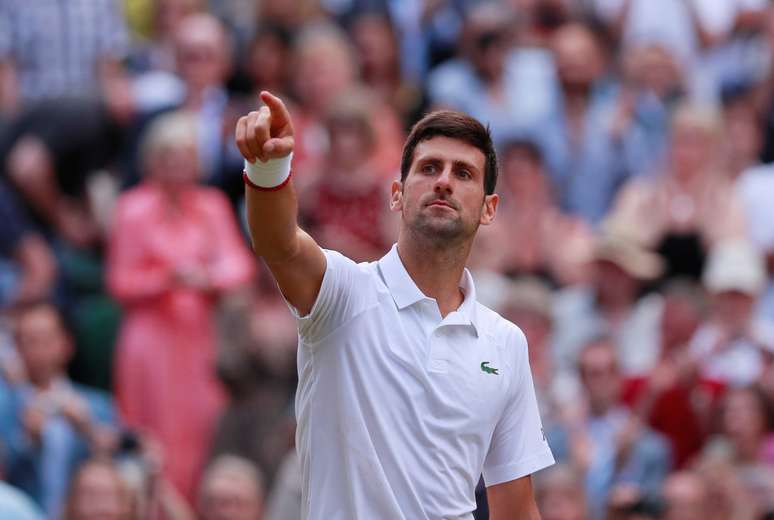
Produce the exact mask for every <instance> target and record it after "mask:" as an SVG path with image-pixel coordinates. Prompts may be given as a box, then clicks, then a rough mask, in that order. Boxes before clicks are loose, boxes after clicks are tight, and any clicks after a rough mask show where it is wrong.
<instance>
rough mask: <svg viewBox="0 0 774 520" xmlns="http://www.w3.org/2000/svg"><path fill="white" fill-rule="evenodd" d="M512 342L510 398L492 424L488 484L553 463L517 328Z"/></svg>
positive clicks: (524, 344)
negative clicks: (513, 373) (495, 423)
mask: <svg viewBox="0 0 774 520" xmlns="http://www.w3.org/2000/svg"><path fill="white" fill-rule="evenodd" d="M511 344H512V347H513V348H514V350H515V356H516V363H515V365H514V366H515V367H516V374H515V376H514V380H513V387H512V392H511V398H510V399H509V400H508V403H507V404H506V406H505V409H504V410H503V414H502V416H501V417H500V420H499V421H498V423H497V425H496V426H495V430H494V434H493V435H492V443H491V445H490V447H489V453H488V454H487V456H486V459H485V461H484V471H483V474H484V482H485V483H486V485H487V486H493V485H495V484H502V483H503V482H509V481H511V480H516V479H518V478H521V477H524V476H527V475H531V474H532V473H535V472H536V471H538V470H541V469H543V468H545V467H548V466H550V465H552V464H553V463H554V457H553V455H552V453H551V449H550V448H549V446H548V441H547V440H546V436H545V433H544V431H543V425H542V422H541V420H540V413H539V411H538V406H537V398H536V396H535V387H534V385H533V383H532V373H531V371H530V368H529V360H528V356H527V340H526V338H525V337H524V334H523V333H522V332H521V331H520V330H518V329H515V331H514V334H513V335H512V338H511Z"/></svg>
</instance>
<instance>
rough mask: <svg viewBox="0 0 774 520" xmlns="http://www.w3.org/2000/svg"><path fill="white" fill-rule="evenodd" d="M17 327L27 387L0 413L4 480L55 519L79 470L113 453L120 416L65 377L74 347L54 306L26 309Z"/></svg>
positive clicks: (14, 392) (12, 392)
mask: <svg viewBox="0 0 774 520" xmlns="http://www.w3.org/2000/svg"><path fill="white" fill-rule="evenodd" d="M14 325H15V339H16V348H17V351H18V355H19V357H20V359H21V361H22V365H23V368H24V373H25V374H26V376H27V381H24V382H22V383H19V384H17V385H14V386H13V387H11V388H10V389H9V390H8V391H9V395H8V399H7V400H5V402H3V403H2V406H0V441H2V442H3V444H4V446H5V456H6V459H5V463H6V468H5V469H6V470H7V479H6V480H7V481H8V482H9V483H10V484H12V485H14V486H16V487H18V488H19V489H21V490H23V491H25V492H26V493H28V494H29V495H30V496H31V497H32V498H33V499H35V500H36V501H37V502H38V503H39V505H41V506H42V507H43V509H44V510H45V512H46V515H47V516H48V517H50V518H54V517H58V515H59V513H60V507H61V506H62V504H63V501H64V498H65V495H66V493H67V487H68V484H69V482H70V478H71V476H72V474H73V472H74V470H75V468H76V467H77V465H78V463H79V462H80V461H82V460H83V459H84V458H85V457H86V456H88V454H89V453H90V452H99V453H101V452H104V451H105V450H107V449H108V448H109V445H110V443H111V439H112V438H113V437H114V435H115V428H116V418H115V411H114V409H113V404H112V401H111V400H110V399H109V397H108V396H107V395H105V394H103V393H102V392H100V391H98V390H95V389H92V388H87V387H85V386H81V385H78V384H76V383H73V382H72V381H71V380H70V379H69V378H68V377H67V372H66V367H67V363H68V361H69V359H70V357H71V355H72V352H73V348H74V345H73V341H72V339H71V337H70V335H69V334H68V332H67V330H66V328H65V325H64V323H63V321H62V317H61V315H60V314H59V311H58V310H57V309H56V307H54V306H53V305H51V304H50V303H47V302H37V303H29V304H27V305H25V306H23V307H22V308H20V309H19V310H18V311H17V312H16V314H15V320H14Z"/></svg>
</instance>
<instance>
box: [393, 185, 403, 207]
mask: <svg viewBox="0 0 774 520" xmlns="http://www.w3.org/2000/svg"><path fill="white" fill-rule="evenodd" d="M390 189H391V193H390V211H396V212H397V211H400V210H402V209H403V184H402V183H401V182H400V181H392V187H391V188H390Z"/></svg>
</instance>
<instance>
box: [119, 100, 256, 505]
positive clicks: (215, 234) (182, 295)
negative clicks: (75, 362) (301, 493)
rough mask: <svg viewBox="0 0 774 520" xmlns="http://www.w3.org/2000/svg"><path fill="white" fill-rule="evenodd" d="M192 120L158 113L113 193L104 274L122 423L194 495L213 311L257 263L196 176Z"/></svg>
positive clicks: (213, 413)
mask: <svg viewBox="0 0 774 520" xmlns="http://www.w3.org/2000/svg"><path fill="white" fill-rule="evenodd" d="M196 128H197V125H196V120H195V119H194V118H193V117H192V116H191V115H190V114H187V113H182V112H176V113H172V114H168V115H164V116H162V117H161V118H160V119H158V120H157V121H155V122H154V123H153V124H152V126H151V127H150V128H149V130H148V132H147V134H146V136H145V138H144V140H143V145H142V147H141V150H142V164H143V165H144V170H145V173H146V176H145V179H144V181H143V182H142V183H141V184H140V186H138V187H136V188H134V189H132V190H129V191H127V192H125V193H124V194H123V195H122V196H121V197H120V199H119V202H118V207H117V209H116V215H115V223H114V227H113V230H112V242H111V244H110V253H109V259H108V281H109V285H110V289H111V291H112V293H113V295H114V296H115V298H116V299H117V300H118V301H119V302H120V303H121V304H122V305H123V306H124V309H125V315H124V321H123V323H122V325H121V333H120V337H119V340H118V347H117V352H118V354H117V357H118V359H117V361H116V396H117V399H118V404H119V408H120V411H121V414H122V416H123V418H124V419H125V421H126V422H127V424H128V425H129V426H130V427H132V428H136V429H140V430H143V431H147V432H148V433H150V434H151V435H152V436H154V437H155V438H157V439H158V441H159V442H160V444H161V446H162V448H163V451H164V453H165V454H166V457H165V459H166V462H167V464H168V465H167V467H166V468H165V475H166V476H167V477H168V478H169V480H170V481H171V482H172V483H173V484H174V485H175V486H176V487H177V489H178V490H179V491H180V492H181V493H182V494H183V495H184V496H186V497H188V498H191V497H192V496H193V491H194V489H195V485H196V481H197V476H198V474H199V472H200V470H201V467H202V464H203V461H204V457H205V454H206V450H207V449H208V447H209V443H210V438H211V435H212V432H213V426H214V423H215V420H216V418H217V416H218V414H219V413H220V411H221V409H222V405H223V394H222V391H221V388H220V387H219V385H218V383H217V381H216V379H215V373H214V367H215V365H214V361H215V330H214V323H213V315H212V313H213V310H214V307H215V305H216V304H217V302H218V298H219V296H220V295H222V294H224V293H227V292H229V291H230V290H232V289H234V288H236V287H239V286H240V285H242V284H245V283H247V282H249V280H250V279H251V278H252V276H253V274H254V272H255V264H254V261H253V259H252V257H251V256H250V254H249V251H248V249H247V248H246V247H245V244H244V241H243V239H242V236H241V235H240V233H239V230H238V228H237V226H236V222H235V220H234V216H233V213H232V212H231V209H230V207H229V205H228V202H227V200H226V199H225V198H224V197H223V195H222V194H221V193H220V192H217V191H214V190H212V189H209V188H203V187H200V186H199V185H198V184H197V181H198V177H199V169H198V165H197V164H196V162H195V161H192V160H191V158H192V157H196V143H197V134H196Z"/></svg>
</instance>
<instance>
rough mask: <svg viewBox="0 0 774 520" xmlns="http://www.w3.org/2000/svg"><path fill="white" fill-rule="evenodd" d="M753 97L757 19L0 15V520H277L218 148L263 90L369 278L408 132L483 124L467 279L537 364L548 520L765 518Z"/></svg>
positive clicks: (390, 230)
mask: <svg viewBox="0 0 774 520" xmlns="http://www.w3.org/2000/svg"><path fill="white" fill-rule="evenodd" d="M773 65H774V2H769V1H767V0H500V1H476V0H297V1H289V0H66V1H62V0H35V1H29V0H0V374H1V376H0V517H2V518H9V519H11V518H12V519H21V520H24V519H34V518H51V519H55V518H64V519H66V520H76V519H77V520H91V519H101V520H109V519H127V520H128V519H132V520H138V519H154V520H155V519H168V520H185V519H192V518H201V519H204V520H248V519H252V520H255V519H267V520H291V519H298V518H299V517H300V516H299V515H300V500H301V497H300V481H299V478H300V469H299V465H298V460H297V458H296V455H295V452H294V430H295V426H294V419H293V417H294V411H293V392H294V389H295V384H296V371H295V348H296V329H295V323H294V322H293V320H292V318H291V315H290V313H289V312H288V311H287V309H286V307H285V304H284V302H283V300H282V298H281V296H280V295H279V293H278V291H277V289H276V286H275V285H274V282H273V281H272V279H271V277H270V276H269V274H268V272H267V271H266V269H265V267H264V266H263V265H262V264H261V263H260V262H259V261H257V260H256V259H255V258H254V256H253V255H252V254H251V253H250V250H249V242H248V239H247V235H246V233H245V226H244V216H243V215H244V211H243V210H244V201H243V193H244V188H243V183H242V178H241V169H242V160H241V157H240V155H239V153H238V150H237V149H236V147H235V145H234V142H233V134H234V125H235V123H236V120H237V119H238V118H239V117H240V116H241V115H244V114H246V113H247V112H248V111H250V110H253V109H255V108H256V107H257V104H258V99H257V92H258V91H259V90H261V89H268V90H271V91H272V92H273V93H275V94H277V95H280V96H281V97H282V98H283V99H284V100H285V101H286V103H288V105H289V107H290V110H291V113H292V116H293V118H294V122H295V128H296V150H295V155H294V165H293V168H294V173H295V175H294V179H295V184H296V187H297V190H298V192H299V197H300V213H301V214H300V220H301V223H302V225H303V227H304V228H305V229H307V230H309V231H310V232H311V234H312V235H313V236H314V237H315V238H316V239H317V240H318V241H319V243H320V244H321V245H323V246H324V247H328V248H333V249H337V250H339V251H341V252H342V253H344V254H346V255H348V256H350V257H351V258H353V259H356V260H358V261H370V260H374V259H377V258H379V257H380V256H382V255H383V254H384V252H385V251H386V250H387V248H388V247H389V245H390V244H391V243H392V242H393V241H394V240H395V237H396V234H395V232H396V229H397V228H396V216H395V215H394V214H390V213H389V212H388V211H387V207H388V205H387V200H388V190H389V185H390V181H391V180H392V179H395V178H397V177H398V176H399V174H398V170H399V160H400V153H401V147H402V143H403V139H404V138H405V135H406V134H407V131H408V130H409V128H410V127H411V124H412V123H413V122H414V121H416V120H417V119H418V118H419V117H421V115H422V114H424V113H425V112H427V111H428V110H431V109H434V108H440V107H447V108H452V109H457V110H462V111H465V112H468V113H470V114H471V115H473V116H475V117H477V118H479V119H481V120H482V121H484V122H485V123H487V124H489V126H490V128H491V131H492V134H493V137H494V139H495V142H496V144H497V147H498V150H499V158H500V179H499V184H498V188H497V191H498V192H499V193H500V195H501V206H500V211H499V214H498V218H497V220H496V221H495V223H494V224H493V225H492V226H489V227H487V228H485V229H483V228H482V229H481V230H480V233H479V236H478V237H477V242H476V245H475V250H474V252H473V255H472V257H471V260H470V268H471V269H472V270H473V271H474V276H475V277H476V280H477V284H478V292H479V294H480V298H481V300H482V302H483V303H485V304H487V305H489V306H491V307H493V308H495V309H496V310H498V311H499V312H500V313H501V314H503V315H504V316H506V317H507V318H509V319H511V320H512V321H514V322H515V323H517V324H518V325H519V326H521V327H522V329H523V330H524V331H525V333H526V335H527V338H528V340H529V349H530V361H531V366H532V370H533V372H534V379H535V385H536V390H537V393H538V398H539V401H540V406H541V413H542V415H543V421H544V426H545V432H546V435H547V436H548V438H549V442H550V444H551V446H552V448H553V450H554V454H555V455H556V458H557V460H558V465H557V466H555V467H553V468H550V469H548V470H546V471H543V472H542V473H540V474H539V475H538V476H537V477H536V478H535V487H536V496H537V499H538V503H539V506H540V508H541V511H542V514H543V518H544V519H545V520H583V519H588V520H596V519H604V518H607V519H612V520H615V519H622V520H623V519H626V520H635V519H637V520H643V519H668V520H692V519H700V520H748V519H749V520H760V519H766V518H774V436H772V432H773V431H774V430H773V429H772V428H773V427H774V406H773V405H774V283H772V280H773V278H772V275H773V274H774V167H773V166H770V165H769V164H768V163H769V162H770V161H774V67H773ZM342 478H344V477H343V476H342ZM477 500H478V501H479V509H478V511H477V512H476V515H477V519H478V520H481V519H485V518H487V512H486V504H485V495H484V493H483V486H479V493H478V495H477Z"/></svg>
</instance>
